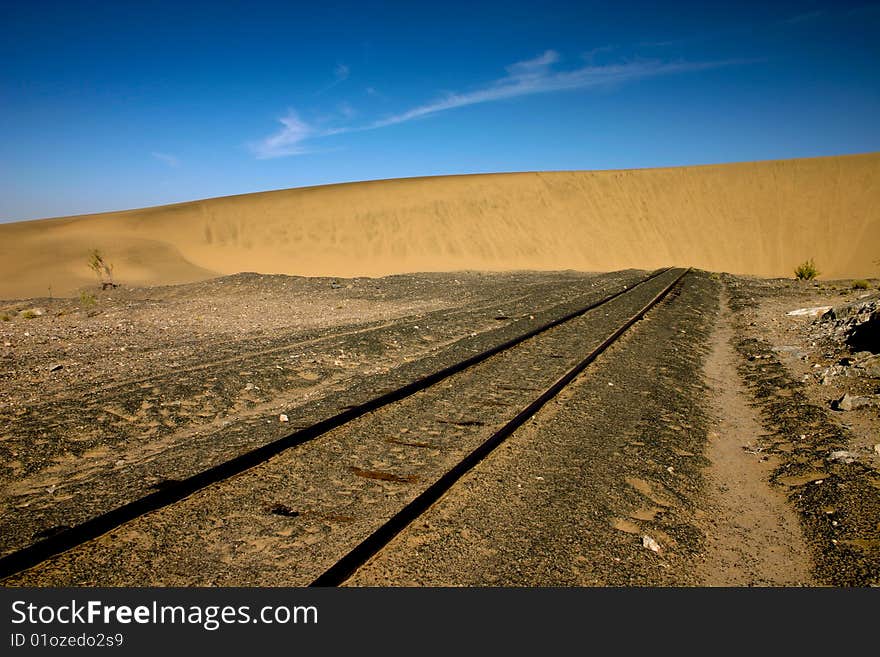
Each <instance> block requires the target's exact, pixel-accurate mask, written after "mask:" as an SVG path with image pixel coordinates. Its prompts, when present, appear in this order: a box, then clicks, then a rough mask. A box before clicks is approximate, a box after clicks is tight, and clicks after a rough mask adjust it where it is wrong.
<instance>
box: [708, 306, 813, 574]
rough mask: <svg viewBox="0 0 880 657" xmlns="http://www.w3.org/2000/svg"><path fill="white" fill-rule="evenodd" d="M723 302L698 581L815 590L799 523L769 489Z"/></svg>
mask: <svg viewBox="0 0 880 657" xmlns="http://www.w3.org/2000/svg"><path fill="white" fill-rule="evenodd" d="M720 301H721V308H720V313H719V316H718V322H717V325H716V328H715V335H714V336H713V339H712V345H713V347H712V350H711V352H710V353H709V356H708V358H707V360H706V366H705V376H706V379H707V383H708V384H709V385H710V386H711V392H710V395H711V397H712V400H713V413H714V415H715V417H716V419H717V424H716V425H715V428H714V430H713V431H710V433H709V441H708V444H707V447H706V456H707V457H708V458H709V460H710V461H711V465H710V466H709V467H708V468H707V469H706V479H707V484H708V493H709V504H710V506H711V508H712V513H711V515H710V519H711V524H710V527H708V528H707V536H706V548H707V549H706V559H705V562H704V563H703V564H702V565H701V567H700V575H701V577H702V579H703V581H704V583H705V585H707V586H798V585H811V584H812V583H813V582H812V577H811V574H810V569H811V562H810V558H809V552H808V549H807V547H806V544H805V542H804V537H803V535H802V533H801V529H800V526H799V524H798V519H797V515H796V513H795V511H794V510H793V509H791V508H790V507H789V506H788V504H787V503H786V500H785V498H784V497H783V495H782V494H781V493H780V492H778V491H777V490H774V489H773V488H771V486H770V484H769V476H770V473H771V472H772V470H773V467H774V464H773V462H772V461H771V460H770V459H769V458H768V456H766V455H764V454H762V453H761V450H760V449H759V448H757V447H756V445H757V444H758V437H759V436H760V435H761V433H762V432H763V429H762V427H761V425H760V423H759V416H758V413H757V411H756V410H755V409H753V408H752V407H751V406H750V405H749V404H748V397H747V393H746V391H745V388H744V387H743V385H742V382H741V380H740V378H739V375H738V374H737V368H736V358H737V356H736V354H735V353H734V351H733V347H732V346H731V342H730V340H731V337H732V335H733V329H732V327H731V313H730V310H729V308H728V305H727V294H726V293H725V291H724V290H723V289H722V292H721V300H720Z"/></svg>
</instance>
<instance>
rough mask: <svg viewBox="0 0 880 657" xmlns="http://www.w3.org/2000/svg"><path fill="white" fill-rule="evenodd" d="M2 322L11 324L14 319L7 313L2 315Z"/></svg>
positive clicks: (0, 317)
mask: <svg viewBox="0 0 880 657" xmlns="http://www.w3.org/2000/svg"><path fill="white" fill-rule="evenodd" d="M0 321H4V322H9V321H12V317H10V316H9V315H8V314H6V313H3V314H2V315H0Z"/></svg>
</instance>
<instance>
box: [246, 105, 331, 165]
mask: <svg viewBox="0 0 880 657" xmlns="http://www.w3.org/2000/svg"><path fill="white" fill-rule="evenodd" d="M278 120H279V121H280V122H281V126H282V128H281V130H279V131H278V132H276V133H275V134H273V135H270V136H269V137H266V138H265V139H262V140H260V141H258V142H253V143H251V144H250V148H251V150H252V151H253V153H254V155H256V156H257V158H258V159H261V160H265V159H268V158H272V157H285V156H287V155H302V154H304V153H308V152H309V150H308V149H307V148H304V147H303V146H302V142H304V141H305V140H307V139H311V138H313V137H316V136H319V135H318V133H316V132H315V130H314V129H313V128H312V127H311V126H310V125H308V124H307V123H306V122H305V121H303V120H302V119H301V118H300V117H299V115H298V114H297V113H296V112H295V111H294V110H288V112H287V114H286V115H285V116H283V117H281V118H280V119H278Z"/></svg>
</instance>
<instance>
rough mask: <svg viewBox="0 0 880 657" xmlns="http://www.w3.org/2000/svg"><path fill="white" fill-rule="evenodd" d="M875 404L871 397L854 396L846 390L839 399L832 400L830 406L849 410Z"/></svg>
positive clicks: (837, 409) (839, 409)
mask: <svg viewBox="0 0 880 657" xmlns="http://www.w3.org/2000/svg"><path fill="white" fill-rule="evenodd" d="M877 405H878V404H877V400H876V399H874V398H872V397H856V396H854V395H850V394H849V393H848V392H847V393H844V395H843V397H841V398H840V399H837V400H835V401H833V402H832V403H831V408H833V409H834V410H836V411H851V410H853V409H855V408H862V407H865V406H877Z"/></svg>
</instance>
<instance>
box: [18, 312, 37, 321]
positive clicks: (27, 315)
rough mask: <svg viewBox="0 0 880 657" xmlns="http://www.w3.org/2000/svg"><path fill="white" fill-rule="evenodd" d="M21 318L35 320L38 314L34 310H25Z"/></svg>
mask: <svg viewBox="0 0 880 657" xmlns="http://www.w3.org/2000/svg"><path fill="white" fill-rule="evenodd" d="M21 316H22V317H24V318H25V319H33V318H34V317H36V316H37V313H35V312H34V311H33V310H25V311H24V312H23V313H22V314H21Z"/></svg>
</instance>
